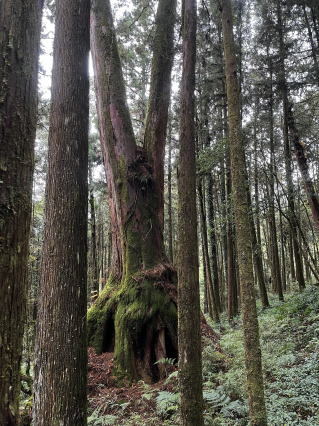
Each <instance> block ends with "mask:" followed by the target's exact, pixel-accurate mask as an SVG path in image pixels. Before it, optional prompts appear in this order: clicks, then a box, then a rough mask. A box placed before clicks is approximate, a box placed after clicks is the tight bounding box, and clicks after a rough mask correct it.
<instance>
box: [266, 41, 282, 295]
mask: <svg viewBox="0 0 319 426" xmlns="http://www.w3.org/2000/svg"><path fill="white" fill-rule="evenodd" d="M267 59H268V71H269V75H270V77H269V78H270V88H269V145H270V164H269V197H268V198H269V228H270V260H271V280H272V285H273V288H274V289H275V291H276V293H277V294H278V297H279V300H281V301H283V300H284V296H283V288H282V279H281V273H280V262H279V251H278V238H277V226H276V216H275V144H274V97H273V64H272V60H271V58H270V56H269V47H268V46H267Z"/></svg>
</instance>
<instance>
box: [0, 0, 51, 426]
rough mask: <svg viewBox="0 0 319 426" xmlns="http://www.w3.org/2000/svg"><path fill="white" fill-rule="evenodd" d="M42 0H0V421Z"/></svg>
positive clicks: (21, 285) (22, 253)
mask: <svg viewBox="0 0 319 426" xmlns="http://www.w3.org/2000/svg"><path fill="white" fill-rule="evenodd" d="M42 6H43V1H42V0H37V1H35V0H32V1H31V0H6V1H1V2H0V301H1V308H0V424H1V425H13V424H16V422H17V421H18V419H17V417H18V406H19V393H20V361H21V355H22V337H23V328H24V321H25V311H26V299H27V277H26V275H27V261H28V242H29V230H30V220H31V200H32V177H33V166H34V139H35V131H36V114H37V80H38V56H39V43H40V28H41V13H42Z"/></svg>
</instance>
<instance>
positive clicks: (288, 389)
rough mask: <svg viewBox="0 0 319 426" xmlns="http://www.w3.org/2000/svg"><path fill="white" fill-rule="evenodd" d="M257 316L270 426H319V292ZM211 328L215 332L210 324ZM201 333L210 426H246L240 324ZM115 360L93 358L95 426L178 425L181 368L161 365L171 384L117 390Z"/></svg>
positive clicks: (91, 355)
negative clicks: (113, 363)
mask: <svg viewBox="0 0 319 426" xmlns="http://www.w3.org/2000/svg"><path fill="white" fill-rule="evenodd" d="M271 305H272V307H271V308H269V309H267V310H262V309H261V308H259V322H260V334H261V346H262V353H263V364H264V377H265V388H266V402H267V410H268V423H269V425H276V426H281V425H282V426H283V425H289V426H290V425H307V426H312V425H319V399H318V395H319V367H318V365H319V363H318V361H319V288H318V287H315V286H308V287H307V289H306V290H305V291H304V292H303V293H302V294H296V293H295V294H292V295H289V296H286V301H285V302H283V303H282V302H277V301H276V300H275V299H274V298H273V299H271ZM212 326H213V324H212ZM214 330H216V331H217V333H215V332H212V331H211V330H210V329H209V327H207V326H204V328H203V381H204V400H205V425H206V426H215V425H216V426H217V425H221V426H222V425H225V426H226V425H239V426H240V425H247V424H248V419H247V405H246V392H245V369H244V350H243V345H242V329H241V321H240V319H239V318H238V319H236V320H235V321H234V323H233V324H232V325H231V326H230V325H229V324H228V323H227V322H226V320H224V321H222V325H221V326H219V327H217V328H216V327H214ZM112 362H113V354H110V353H106V354H102V355H96V354H95V353H94V351H93V350H92V349H90V350H89V409H90V417H89V419H88V424H89V425H91V426H92V425H94V426H99V425H101V426H102V425H116V426H120V425H123V426H133V425H138V426H142V425H147V426H151V425H154V426H155V425H159V424H161V425H179V424H180V422H179V416H178V405H179V393H178V383H177V380H178V378H177V375H178V373H177V367H176V365H175V364H174V363H173V360H170V359H168V360H163V363H164V364H165V365H166V367H167V378H166V379H165V380H163V381H161V382H159V383H156V384H154V385H148V384H146V383H144V382H139V383H136V384H135V385H133V386H131V387H122V388H119V387H115V385H114V378H113V377H112Z"/></svg>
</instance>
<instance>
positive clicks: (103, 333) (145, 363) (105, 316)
mask: <svg viewBox="0 0 319 426" xmlns="http://www.w3.org/2000/svg"><path fill="white" fill-rule="evenodd" d="M114 284H115V283H114V281H113V282H112V281H111V282H109V283H108V284H107V285H106V287H105V288H104V290H103V291H102V293H101V294H100V296H99V298H98V299H97V301H96V302H95V304H94V305H93V306H92V307H91V308H90V310H89V312H88V336H89V346H92V347H94V349H95V350H96V352H97V353H102V352H114V366H115V371H114V374H115V375H116V376H117V377H118V379H119V380H128V381H135V380H138V379H143V380H144V381H145V382H147V383H150V382H155V381H157V380H160V379H161V378H163V377H164V374H165V369H164V366H163V365H162V364H161V363H156V362H157V361H159V360H160V359H162V358H175V359H177V304H176V299H177V288H176V271H175V270H174V269H173V268H172V267H171V266H170V265H167V264H160V265H157V266H156V267H155V268H153V269H151V270H144V271H140V272H138V273H135V274H134V275H131V276H130V277H128V278H125V279H123V280H122V282H121V284H120V286H119V287H117V286H116V285H114ZM155 363H156V364H155Z"/></svg>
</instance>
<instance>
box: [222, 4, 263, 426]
mask: <svg viewBox="0 0 319 426" xmlns="http://www.w3.org/2000/svg"><path fill="white" fill-rule="evenodd" d="M221 7H222V26H223V36H224V53H225V73H226V86H227V101H228V124H229V140H230V158H231V173H232V189H233V201H234V213H235V224H236V242H237V255H238V265H239V281H240V290H241V302H242V315H243V328H244V346H245V364H246V373H247V391H248V402H249V417H250V421H251V424H252V425H256V426H257V425H258V426H262V425H266V424H267V419H266V408H265V401H264V388H263V375H262V362H261V351H260V343H259V327H258V318H257V310H256V301H255V294H254V274H253V264H252V244H251V233H250V219H249V215H250V214H251V209H250V206H249V197H248V190H249V189H248V179H247V171H246V164H245V151H244V143H243V142H244V141H243V135H242V130H241V118H240V102H239V86H238V79H237V66H236V55H235V43H234V36H233V17H232V6H231V1H230V0H222V1H221Z"/></svg>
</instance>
